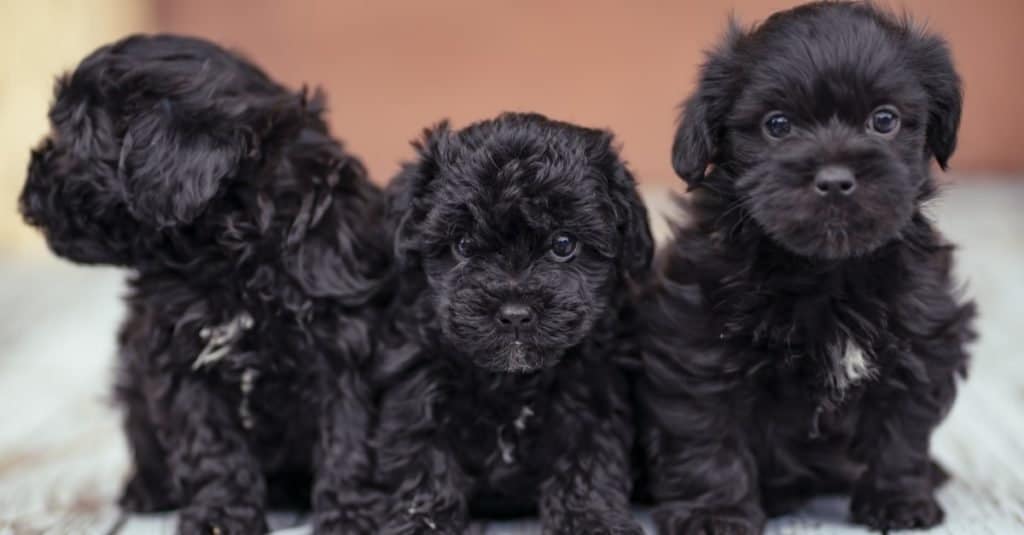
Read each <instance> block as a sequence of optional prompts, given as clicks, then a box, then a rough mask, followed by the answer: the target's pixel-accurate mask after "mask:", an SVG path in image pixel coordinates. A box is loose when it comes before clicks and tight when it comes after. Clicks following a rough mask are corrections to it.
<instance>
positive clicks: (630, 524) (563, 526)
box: [543, 512, 644, 535]
mask: <svg viewBox="0 0 1024 535" xmlns="http://www.w3.org/2000/svg"><path fill="white" fill-rule="evenodd" d="M549 524H551V525H549ZM554 524H556V523H555V522H551V521H549V522H547V523H545V525H544V527H543V532H544V534H545V535H572V534H576V533H587V534H594V535H644V530H643V528H642V527H640V524H639V523H637V522H636V521H635V520H633V518H632V517H631V516H630V515H629V514H628V513H626V514H616V513H608V512H605V513H594V514H583V515H580V516H577V517H574V518H567V519H565V520H564V521H562V522H557V524H558V525H554Z"/></svg>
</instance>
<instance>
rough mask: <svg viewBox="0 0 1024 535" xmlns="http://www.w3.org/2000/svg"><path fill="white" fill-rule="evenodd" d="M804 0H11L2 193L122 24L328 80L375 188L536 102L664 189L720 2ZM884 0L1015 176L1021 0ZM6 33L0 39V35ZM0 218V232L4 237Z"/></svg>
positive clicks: (973, 155) (2, 49)
mask: <svg viewBox="0 0 1024 535" xmlns="http://www.w3.org/2000/svg"><path fill="white" fill-rule="evenodd" d="M798 3H800V2H796V1H785V0H733V1H731V2H715V1H687V2H684V1H669V0H646V1H638V2H625V1H612V0H591V1H573V2H568V1H567V2H549V1H542V0H527V1H520V2H477V1H473V0H436V1H431V2H397V1H390V0H387V1H371V0H352V1H345V2H338V1H330V0H295V1H274V0H227V1H224V0H222V1H208V0H148V1H132V0H97V1H95V2H75V1H73V0H63V1H62V0H43V1H36V0H8V3H5V4H3V5H0V11H2V10H7V9H11V8H13V10H14V15H15V16H14V17H3V16H2V15H0V18H4V19H6V20H7V22H0V30H3V29H4V26H5V25H9V26H10V28H7V29H8V30H10V31H11V32H12V33H13V34H14V35H15V38H14V43H13V45H12V46H11V48H8V47H7V46H5V45H3V44H0V53H2V55H3V56H5V58H4V61H5V62H8V63H10V62H14V63H15V65H14V68H13V69H4V70H3V71H2V72H0V77H3V78H6V80H3V79H2V78H0V80H3V81H2V83H0V91H3V92H2V93H0V101H4V102H0V121H3V123H2V124H0V126H3V128H2V130H3V131H5V132H3V133H0V135H4V136H5V137H4V138H3V140H2V143H0V147H2V150H3V151H4V152H3V153H2V154H3V156H4V158H6V160H5V162H4V164H3V165H2V166H0V171H2V172H4V173H5V176H4V177H3V179H4V183H5V184H11V185H12V186H10V187H8V186H6V185H5V190H4V191H5V193H4V197H5V198H0V201H3V202H4V203H5V205H6V206H12V205H13V203H14V198H15V195H16V190H17V186H20V181H21V180H22V179H23V176H21V174H22V173H23V172H24V163H25V161H26V159H27V153H28V147H29V146H30V145H31V144H33V143H34V142H35V141H36V140H38V138H39V137H40V136H41V135H42V134H43V132H44V131H45V106H46V102H47V100H48V98H49V85H50V83H51V80H52V78H53V76H54V75H56V74H57V72H58V71H59V70H61V69H66V68H70V67H73V66H74V64H75V62H76V61H77V60H78V59H81V57H82V56H83V55H85V54H87V53H88V52H89V51H90V50H91V48H93V47H94V46H96V45H99V44H101V43H102V42H105V41H108V40H110V39H113V38H116V37H118V36H120V35H123V34H126V33H130V32H133V31H169V32H180V33H187V34H194V35H199V36H203V37H207V38H211V39H214V40H216V41H218V42H220V43H222V44H224V45H226V46H228V47H231V48H234V49H237V50H239V51H242V52H244V53H245V54H246V55H247V56H248V57H250V58H251V59H253V60H255V61H256V62H258V63H259V64H261V65H262V66H263V67H264V68H265V69H266V70H267V71H269V73H270V74H271V75H272V76H275V77H277V78H279V79H281V80H284V81H285V82H287V83H288V84H290V85H292V86H296V87H297V86H299V85H301V84H309V85H320V86H322V87H324V88H325V89H326V90H327V92H328V95H329V98H330V101H329V102H330V105H331V122H332V124H333V127H334V131H335V133H336V134H337V135H338V136H339V137H341V138H343V139H345V140H346V141H347V143H348V145H349V147H350V148H351V149H352V150H353V151H354V152H355V153H357V154H359V155H360V156H361V157H362V158H363V159H364V160H365V161H366V163H367V164H368V166H369V168H370V171H371V173H372V174H373V176H374V178H375V179H376V180H377V181H379V182H383V181H386V180H387V179H388V178H389V177H390V176H391V175H392V174H393V173H394V171H395V170H396V169H397V166H398V163H399V162H400V161H401V160H403V159H405V158H408V157H410V156H411V150H410V149H409V141H410V140H411V139H412V138H414V137H416V136H417V135H418V134H419V132H420V130H421V129H422V128H423V127H425V126H427V125H430V124H433V123H435V122H437V121H439V120H440V119H442V118H446V117H447V118H451V119H452V120H453V121H454V123H455V124H456V125H457V126H458V125H464V124H467V123H468V122H471V121H473V120H476V119H481V118H485V117H490V116H493V115H495V114H496V113H498V112H500V111H504V110H532V111H539V112H542V113H545V114H548V115H550V116H552V117H556V118H559V119H564V120H569V121H575V122H579V123H582V124H586V125H589V126H598V127H608V128H611V129H613V130H614V131H615V132H616V133H617V134H618V139H619V142H620V143H621V144H622V146H623V152H624V155H625V157H626V158H627V159H628V160H629V161H630V163H631V165H632V167H633V169H634V170H635V171H636V174H637V176H638V177H639V179H640V180H641V181H642V182H645V183H648V184H652V183H653V184H675V183H676V178H675V176H674V175H673V173H672V171H671V168H670V166H669V146H670V143H671V138H672V133H673V126H674V122H675V118H676V114H677V105H678V103H679V101H680V100H681V99H682V98H683V97H684V96H685V95H686V93H687V92H689V91H690V89H691V87H692V84H693V80H694V76H695V73H696V69H697V66H698V65H699V64H700V62H701V59H702V58H701V51H702V50H704V49H706V48H708V47H710V46H712V45H713V44H714V43H715V41H716V39H717V38H718V36H719V35H720V33H721V32H722V30H723V28H724V26H725V23H726V19H727V17H728V15H729V13H730V12H733V13H735V14H736V16H737V17H738V18H739V19H740V20H741V21H742V22H743V23H752V22H755V21H758V20H761V19H763V18H764V17H766V16H767V15H768V14H770V13H771V12H772V11H775V10H778V9H783V8H786V7H790V6H793V5H796V4H798ZM882 3H883V4H886V5H889V6H892V7H894V8H896V9H907V10H908V11H909V12H910V13H912V14H913V15H914V17H915V19H917V20H919V21H921V22H925V23H927V24H928V25H929V26H930V27H931V28H932V29H934V30H935V31H937V32H940V33H942V34H944V35H945V36H947V37H948V39H949V40H950V42H951V44H952V47H953V51H954V54H955V57H956V60H957V64H958V66H959V69H960V71H961V73H962V75H963V77H964V80H965V88H966V95H967V99H966V108H965V111H964V119H963V128H962V131H961V142H960V150H959V151H958V153H957V154H956V156H955V157H954V159H953V169H954V170H955V171H956V172H958V173H968V172H969V173H972V174H979V173H981V174H991V173H998V174H1009V173H1014V172H1020V171H1024V143H1022V142H1021V139H1022V138H1024V105H1022V104H1018V103H1017V102H1016V100H1017V99H1018V98H1019V95H1020V94H1021V88H1024V61H1022V57H1024V37H1022V33H1021V29H1022V27H1024V1H1022V0H976V1H973V2H964V1H961V0H905V1H900V0H890V1H887V2H882ZM19 15H20V16H19ZM6 33H7V32H3V31H0V39H10V37H8V36H7V35H4V34H6ZM19 35H20V36H21V37H20V38H19V37H17V36H19ZM0 43H2V42H0ZM11 51H13V53H12V52H11ZM23 72H28V73H30V74H26V75H25V76H28V77H29V78H31V80H32V83H29V82H28V81H26V80H25V79H24V77H22V75H21V74H20V73H23ZM11 88H17V91H16V94H15V95H8V94H7V93H8V92H11V91H14V90H12V89H11ZM4 112H9V113H14V114H16V117H19V119H18V122H17V123H12V122H11V121H12V119H10V118H3V116H4V115H7V113H4ZM14 221H15V222H16V218H14ZM8 227H9V225H0V230H3V231H4V232H7V233H8V234H12V233H11V232H9V231H8V230H7V228H8ZM13 234H14V235H15V236H21V235H22V234H23V233H22V232H21V231H19V230H16V231H14V232H13ZM0 237H2V236H0ZM6 242H7V240H0V245H2V244H3V243H6Z"/></svg>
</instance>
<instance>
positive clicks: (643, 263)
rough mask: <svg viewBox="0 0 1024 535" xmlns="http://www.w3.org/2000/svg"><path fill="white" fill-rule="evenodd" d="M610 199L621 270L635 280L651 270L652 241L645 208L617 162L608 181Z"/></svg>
mask: <svg viewBox="0 0 1024 535" xmlns="http://www.w3.org/2000/svg"><path fill="white" fill-rule="evenodd" d="M611 195H612V202H613V203H614V207H615V215H616V220H617V223H618V227H619V236H620V239H621V240H622V241H621V244H622V245H621V247H620V252H619V254H620V257H621V260H620V262H621V264H620V265H621V269H622V272H623V273H625V274H626V275H627V276H629V277H630V278H632V279H634V280H639V279H641V278H643V274H644V273H645V272H646V271H647V270H648V269H649V268H650V267H651V260H652V258H653V256H654V238H653V236H652V235H651V227H650V225H649V224H648V221H647V207H646V206H645V205H644V202H643V200H642V199H641V198H640V194H639V193H637V191H636V181H635V180H634V179H633V175H632V174H631V173H630V172H629V170H628V169H626V166H625V165H624V164H622V163H621V162H619V163H618V165H617V169H616V171H615V174H614V178H613V180H612V190H611Z"/></svg>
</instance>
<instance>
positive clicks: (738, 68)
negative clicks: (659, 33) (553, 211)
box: [638, 2, 974, 534]
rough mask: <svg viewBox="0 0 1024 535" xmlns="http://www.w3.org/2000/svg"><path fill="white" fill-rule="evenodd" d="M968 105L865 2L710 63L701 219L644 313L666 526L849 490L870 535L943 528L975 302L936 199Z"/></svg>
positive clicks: (704, 80) (724, 49) (693, 215)
mask: <svg viewBox="0 0 1024 535" xmlns="http://www.w3.org/2000/svg"><path fill="white" fill-rule="evenodd" d="M960 95H961V94H960V84H959V78H958V77H957V75H956V73H955V71H954V69H953V65H952V62H951V60H950V57H949V53H948V51H947V48H946V45H945V44H944V43H943V41H942V40H941V39H939V38H937V37H935V36H932V35H928V34H926V33H923V32H922V31H919V30H916V29H914V28H913V27H912V26H911V25H910V24H909V22H907V21H905V20H903V21H900V20H896V19H894V18H893V17H891V16H889V15H887V14H885V13H882V12H880V11H878V10H876V9H875V8H873V7H871V6H870V5H864V4H855V3H839V2H826V3H815V4H809V5H806V6H803V7H799V8H796V9H794V10H791V11H786V12H782V13H779V14H776V15H773V16H772V17H771V18H769V19H768V20H767V21H766V22H765V23H764V24H763V25H761V26H760V27H757V28H755V29H752V30H749V31H744V30H741V29H738V28H735V27H734V28H732V30H731V31H730V33H729V36H728V37H727V39H726V41H725V43H723V44H722V45H721V46H720V47H719V48H718V49H717V50H715V51H714V52H712V53H711V54H710V55H709V58H708V61H707V63H706V64H705V65H704V67H703V70H702V73H701V79H700V85H699V88H698V89H697V91H696V93H695V94H694V95H693V96H692V97H691V98H690V99H689V100H687V101H686V104H685V109H684V112H683V116H682V120H681V124H680V127H679V131H678V134H677V137H676V140H675V145H674V147H673V160H674V164H675V168H676V171H677V172H678V173H679V174H680V176H682V177H684V178H685V179H686V180H687V182H688V183H689V185H690V187H691V190H692V192H693V195H692V198H691V200H690V202H689V203H684V206H683V209H684V210H685V215H686V217H687V222H686V223H685V224H683V225H682V226H681V227H679V228H678V229H677V230H676V235H675V238H674V241H672V242H671V243H670V244H669V245H668V246H667V248H666V249H665V250H664V254H663V257H662V258H659V265H660V267H661V270H662V274H663V275H664V277H663V280H662V281H661V284H660V286H659V287H658V290H657V291H656V292H655V295H654V296H653V297H652V298H651V300H650V301H649V303H648V306H645V310H644V312H643V317H644V318H646V322H645V323H644V324H645V325H647V326H648V327H649V328H650V331H649V332H650V336H649V338H648V340H649V344H647V348H646V351H645V354H644V358H645V375H644V380H643V381H642V385H641V387H640V388H639V389H638V392H639V395H640V396H641V398H642V406H643V409H642V412H643V420H644V423H643V424H642V430H641V436H642V437H643V438H642V443H643V444H644V449H645V450H646V452H647V454H648V456H649V457H648V459H649V472H650V477H651V485H650V489H651V492H652V494H653V496H654V498H655V499H656V500H657V501H658V502H659V504H660V505H659V507H658V509H657V510H656V512H655V514H654V518H655V521H656V524H657V526H658V529H659V531H660V532H661V533H671V534H677V533H758V532H760V531H761V530H762V528H763V525H764V519H765V517H766V515H774V514H779V513H782V512H785V511H787V510H790V509H791V508H793V507H794V506H796V505H798V504H799V503H801V501H803V500H805V499H807V498H809V497H812V496H814V495H816V494H820V493H832V492H843V493H846V492H849V493H852V504H851V511H852V518H853V520H854V521H855V522H858V523H861V524H864V525H867V526H869V527H871V528H875V529H880V530H889V529H900V528H913V527H918V528H920V527H929V526H933V525H935V524H937V523H939V522H940V521H941V520H942V516H943V514H942V510H941V508H940V507H939V505H938V503H937V502H936V500H935V497H934V487H935V486H936V484H937V483H938V481H940V480H941V479H942V478H943V477H944V475H943V474H942V473H941V469H939V468H938V467H937V466H936V465H934V464H933V463H931V462H930V458H929V441H930V438H931V435H932V431H933V430H934V429H935V427H936V426H937V425H938V424H939V423H940V422H941V421H942V419H943V418H944V416H945V415H946V414H947V412H948V410H949V408H950V406H951V405H952V403H953V400H954V397H955V390H956V378H957V376H958V375H960V374H964V373H965V370H966V364H967V360H968V355H967V353H966V351H965V348H964V345H965V343H966V342H967V341H968V340H969V339H970V338H971V337H972V332H971V328H970V320H971V318H972V317H973V315H974V307H973V305H972V304H970V303H966V304H965V303H961V302H960V301H959V299H958V297H957V291H956V288H955V284H954V282H953V280H952V275H951V268H952V264H953V261H952V247H951V246H950V245H948V244H947V243H946V242H945V241H944V240H943V239H942V237H941V236H940V235H939V233H938V232H937V231H936V230H935V228H934V227H933V226H932V224H931V223H930V222H929V220H928V218H927V217H926V216H925V214H924V213H923V211H922V206H923V204H924V203H925V202H926V201H927V200H928V199H930V198H931V197H932V196H933V194H934V192H935V186H934V184H933V181H932V178H931V177H930V170H929V167H930V164H931V159H932V158H933V157H934V158H935V159H936V160H937V161H938V162H939V163H940V164H941V165H942V166H945V165H946V163H947V160H948V159H949V157H950V155H951V154H952V153H953V150H954V147H955V141H956V132H957V127H958V123H959V118H960V106H961V96H960Z"/></svg>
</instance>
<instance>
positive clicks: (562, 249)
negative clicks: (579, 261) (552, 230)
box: [551, 234, 576, 262]
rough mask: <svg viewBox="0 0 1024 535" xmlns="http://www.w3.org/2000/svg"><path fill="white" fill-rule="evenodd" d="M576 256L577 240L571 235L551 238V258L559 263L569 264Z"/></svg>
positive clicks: (557, 235)
mask: <svg viewBox="0 0 1024 535" xmlns="http://www.w3.org/2000/svg"><path fill="white" fill-rule="evenodd" d="M575 255H576V238H574V237H573V236H571V235H569V234H556V235H555V236H554V237H553V238H551V256H553V257H554V258H555V260H558V261H559V262H568V261H569V260H572V257H573V256H575Z"/></svg>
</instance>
